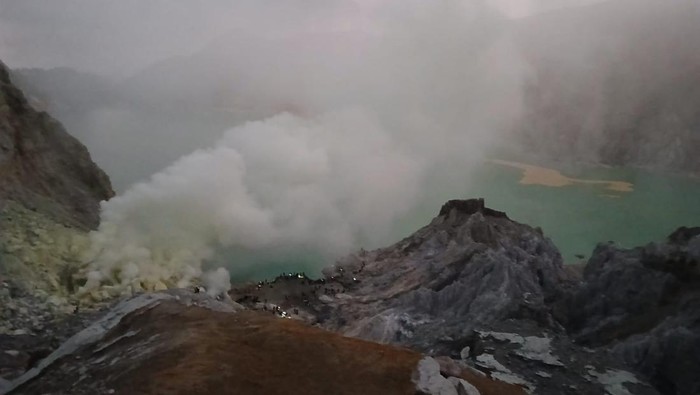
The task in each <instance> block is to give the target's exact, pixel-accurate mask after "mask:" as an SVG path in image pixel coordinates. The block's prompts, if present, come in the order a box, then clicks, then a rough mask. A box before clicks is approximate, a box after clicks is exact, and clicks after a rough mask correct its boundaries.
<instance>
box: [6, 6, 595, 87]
mask: <svg viewBox="0 0 700 395" xmlns="http://www.w3.org/2000/svg"><path fill="white" fill-rule="evenodd" d="M595 1H597V0H486V2H487V3H489V4H490V5H492V6H494V7H495V8H497V9H498V10H500V11H501V12H502V13H504V14H505V15H507V16H508V17H521V16H525V15H529V14H533V13H537V12H541V11H546V10H550V9H554V8H559V7H566V6H571V5H577V4H582V3H591V2H595ZM464 2H465V3H478V1H475V0H472V1H469V0H465V1H464ZM407 3H420V1H419V0H405V1H403V2H396V1H393V0H354V1H353V0H237V1H228V0H207V1H206V2H192V1H184V0H149V1H143V0H119V1H111V0H60V1H52V0H22V1H13V0H0V60H2V61H4V62H5V63H8V64H9V65H10V67H42V68H50V67H56V66H68V67H71V68H75V69H80V70H86V71H93V72H98V73H103V74H110V75H117V76H126V75H129V74H131V73H133V72H134V71H136V70H138V69H141V68H143V67H145V66H147V65H149V64H151V63H153V62H155V61H158V60H161V59H164V58H168V57H171V56H173V55H181V54H182V55H186V54H189V53H191V52H194V51H196V50H197V49H199V48H201V47H202V46H203V45H205V44H206V43H207V42H209V41H211V40H212V39H214V38H216V37H217V36H219V35H221V34H223V33H225V32H229V31H232V30H235V29H247V28H250V24H251V23H255V24H256V27H257V28H258V29H267V30H269V31H270V32H274V31H279V32H284V30H285V29H286V28H290V26H289V23H292V22H290V21H293V23H294V24H295V25H296V26H295V28H296V29H298V27H299V25H303V26H305V27H306V28H308V29H310V30H313V29H318V30H320V31H327V30H328V29H329V28H331V27H333V28H335V29H338V30H344V29H345V30H358V29H360V30H361V29H371V28H372V26H370V23H369V22H368V20H370V19H376V18H377V17H378V16H381V15H382V13H386V9H387V8H392V9H396V8H401V4H407ZM397 4H398V5H399V6H398V7H397Z"/></svg>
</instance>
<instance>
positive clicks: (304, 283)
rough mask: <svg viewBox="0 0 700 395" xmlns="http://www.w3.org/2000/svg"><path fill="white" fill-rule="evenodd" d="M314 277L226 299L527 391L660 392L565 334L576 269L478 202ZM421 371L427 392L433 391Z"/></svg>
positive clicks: (451, 206) (434, 382)
mask: <svg viewBox="0 0 700 395" xmlns="http://www.w3.org/2000/svg"><path fill="white" fill-rule="evenodd" d="M324 273H325V277H324V278H323V279H320V280H311V279H308V278H306V277H305V276H303V275H294V274H292V275H286V276H282V277H280V278H278V279H276V280H274V281H272V282H261V283H259V284H257V285H255V286H253V287H247V288H246V287H242V288H237V289H234V290H233V292H232V297H233V298H234V299H236V300H239V301H240V302H241V303H244V304H245V305H247V306H250V307H251V308H254V309H261V310H267V311H273V312H276V313H278V314H281V315H283V316H287V315H289V316H292V317H298V318H300V319H304V320H307V321H309V322H312V323H315V324H318V325H320V326H322V327H325V328H328V329H331V330H335V331H339V332H341V333H344V334H346V335H349V336H353V337H359V338H363V339H368V340H374V341H378V342H383V343H391V344H397V345H402V346H408V347H410V348H413V349H416V350H419V351H421V352H424V353H427V354H429V355H443V356H448V357H450V358H452V360H453V362H454V363H456V364H460V365H461V366H464V367H471V368H472V369H476V370H478V371H481V372H483V374H486V375H488V376H489V377H491V378H494V379H498V380H500V381H505V382H508V383H512V384H515V385H521V386H523V387H524V388H526V389H528V391H530V392H531V393H536V394H545V395H546V394H552V395H555V394H556V395H559V394H601V393H606V392H608V393H620V394H625V393H631V394H637V395H641V394H650V395H653V394H658V393H659V392H658V391H657V390H656V389H655V388H653V387H651V386H650V385H648V384H647V383H646V380H645V377H644V376H642V375H639V374H636V373H634V372H632V371H630V369H631V365H630V364H628V363H627V362H626V360H625V359H624V358H620V357H616V356H614V355H610V353H608V350H607V348H605V347H593V346H591V347H590V348H587V347H583V346H581V345H580V344H577V343H576V342H575V340H576V338H571V337H570V336H569V334H568V333H567V328H569V327H570V326H571V325H573V324H572V322H573V319H572V320H571V321H569V320H568V319H567V318H566V317H568V316H567V315H566V314H565V313H570V314H571V315H572V316H576V314H577V313H578V312H579V310H580V309H581V307H582V306H585V303H582V302H572V303H571V304H569V305H567V304H566V301H571V300H572V299H571V298H572V296H571V295H575V294H577V292H579V290H580V289H581V288H580V287H582V284H583V283H582V282H581V277H580V275H578V276H577V274H576V272H575V271H572V270H568V269H567V268H566V267H565V266H564V265H563V264H562V259H561V256H560V254H559V252H558V250H557V249H556V247H554V245H553V244H552V242H551V241H550V240H549V239H547V238H546V237H544V235H543V234H542V232H541V231H540V230H538V229H535V228H532V227H530V226H527V225H524V224H520V223H517V222H515V221H512V220H510V219H509V218H508V217H507V216H506V214H504V213H502V212H499V211H497V210H493V209H489V208H487V207H485V206H484V201H483V200H482V199H471V200H454V201H450V202H447V203H446V204H445V205H444V206H443V207H442V209H441V210H440V213H439V215H438V216H437V217H436V218H434V219H433V221H432V222H431V223H430V224H429V225H427V226H425V227H424V228H422V229H420V230H418V231H417V232H416V233H414V234H413V235H411V236H409V237H407V238H405V239H404V240H401V241H399V242H398V243H396V244H394V245H392V246H389V247H386V248H381V249H378V250H375V251H360V252H359V253H357V254H353V255H351V256H349V257H347V258H345V259H342V260H340V261H339V262H338V263H337V264H336V265H335V266H333V267H330V268H328V269H327V270H325V272H324ZM620 280H621V281H626V280H625V279H620ZM611 281H612V283H614V282H615V281H618V280H617V279H614V280H611ZM591 299H593V300H595V297H593V296H591ZM577 303H580V306H579V304H577ZM428 368H430V366H427V365H426V369H428ZM430 371H434V369H433V368H430V369H428V370H426V375H425V377H424V378H425V380H424V381H423V382H424V384H425V386H426V388H428V387H430V388H442V386H443V385H444V384H445V382H444V381H443V380H440V379H439V378H437V377H434V379H430V377H433V376H434V375H433V376H431V375H430V374H429V372H430ZM640 371H641V370H640Z"/></svg>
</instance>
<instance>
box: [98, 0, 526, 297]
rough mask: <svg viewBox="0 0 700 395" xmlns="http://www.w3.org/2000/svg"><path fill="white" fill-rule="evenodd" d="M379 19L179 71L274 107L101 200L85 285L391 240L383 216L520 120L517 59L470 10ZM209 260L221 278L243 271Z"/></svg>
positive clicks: (454, 180) (424, 193)
mask: <svg viewBox="0 0 700 395" xmlns="http://www.w3.org/2000/svg"><path fill="white" fill-rule="evenodd" d="M387 10H388V11H387ZM385 11H386V12H379V13H377V12H376V10H373V12H372V13H371V14H368V15H367V18H368V19H367V20H366V21H364V23H363V24H362V28H361V29H358V30H356V31H350V32H348V31H345V32H343V33H342V34H339V35H338V34H337V32H336V31H333V29H330V30H329V31H323V29H328V28H327V27H322V28H319V29H321V30H322V31H320V32H319V31H314V32H313V33H312V34H309V32H308V31H306V30H308V29H306V26H305V27H304V29H300V30H304V32H302V33H299V34H293V33H288V34H285V35H284V37H283V39H274V38H272V39H271V38H269V37H267V38H265V39H260V40H258V39H256V38H254V37H255V36H256V33H255V32H249V33H250V36H245V37H246V39H244V40H243V41H241V39H240V38H231V40H230V41H227V42H226V45H220V46H215V47H214V48H209V49H207V51H209V52H206V51H205V52H206V53H207V54H208V55H206V56H205V55H201V57H196V56H195V57H194V58H193V59H191V62H190V63H188V66H189V68H192V69H193V70H195V71H194V72H193V73H194V74H192V75H190V77H191V78H200V76H199V74H202V75H201V78H202V79H205V80H206V79H211V80H212V82H213V83H214V84H216V83H218V82H220V83H221V84H223V86H229V85H228V84H230V86H231V89H232V90H235V91H236V92H237V95H238V96H237V97H238V99H239V100H243V101H245V100H249V101H252V102H254V103H255V105H256V106H259V107H265V108H268V109H274V108H279V109H281V110H287V111H282V112H281V113H279V114H277V115H274V116H272V117H269V118H266V119H262V120H258V121H252V122H248V123H245V124H242V125H240V126H237V127H235V128H233V129H231V130H228V131H227V132H225V133H224V135H223V137H222V138H221V139H220V140H219V141H218V142H217V143H216V144H214V145H213V146H212V147H210V148H205V149H199V150H197V151H195V152H193V153H191V154H189V155H186V156H184V157H182V158H180V159H179V160H177V161H176V162H175V163H173V164H172V165H171V166H169V167H168V168H166V169H165V170H163V171H161V172H159V173H158V174H155V175H154V176H152V177H151V178H150V180H148V181H146V182H143V183H139V184H136V185H134V186H133V187H131V188H130V189H129V190H127V191H126V192H125V193H123V194H121V195H120V196H118V197H116V198H114V199H112V200H111V201H109V202H106V203H104V205H103V211H102V225H101V226H100V228H99V230H98V231H96V232H94V233H93V234H92V235H91V239H92V248H91V250H90V252H89V253H88V254H87V257H86V260H87V261H89V262H90V273H89V275H88V283H87V284H86V289H88V290H90V289H95V288H96V287H97V286H99V285H102V286H105V287H107V289H114V290H116V291H119V292H122V291H125V290H133V289H139V288H158V287H162V286H175V285H177V286H184V285H187V284H189V283H190V282H191V281H192V280H193V279H195V278H201V277H202V276H203V275H202V272H203V270H204V269H203V268H204V266H203V264H205V263H206V262H214V261H216V262H221V261H222V260H221V257H220V256H219V257H217V255H218V254H219V253H220V252H221V251H222V250H226V249H234V250H241V251H253V252H255V251H269V250H284V251H294V250H304V251H313V252H314V253H317V254H320V255H322V256H325V257H327V258H328V259H332V258H333V257H336V256H338V255H340V254H344V253H347V252H349V251H351V250H352V249H354V248H358V247H360V244H362V243H363V242H364V241H366V240H371V241H373V242H377V241H382V242H383V241H388V240H390V239H391V237H393V236H392V235H391V229H392V225H393V224H394V223H395V221H396V220H397V219H399V218H401V217H402V216H404V215H406V213H407V212H409V211H410V210H411V209H413V208H415V207H416V205H418V204H424V203H425V202H427V201H431V199H437V197H436V196H435V193H434V191H431V190H430V189H429V188H428V187H427V185H429V184H430V185H436V183H437V184H439V185H442V186H443V187H444V188H442V189H443V191H445V190H450V189H451V188H454V189H455V190H461V189H462V188H463V187H462V186H463V185H465V184H466V182H467V179H468V177H469V174H468V173H469V171H468V169H469V167H470V166H471V164H473V163H475V162H476V161H479V160H480V159H481V158H482V155H483V154H484V150H485V149H486V148H487V147H488V145H489V142H490V141H492V140H493V139H494V138H495V137H496V136H498V135H499V134H500V132H501V131H502V130H504V129H507V128H508V126H509V122H511V121H512V120H513V119H514V118H515V114H517V112H518V111H519V105H520V88H521V87H520V81H521V79H522V73H523V70H522V66H521V63H520V61H519V57H518V54H517V53H516V52H515V51H513V50H512V48H511V47H510V46H509V44H508V37H507V32H505V31H503V29H502V28H501V23H500V22H501V19H500V17H499V16H498V14H496V13H495V12H493V11H492V10H491V9H490V8H488V7H486V6H485V5H483V4H479V3H475V4H470V5H465V4H464V3H461V2H453V1H447V2H435V3H433V2H431V3H430V4H427V3H424V2H415V3H414V2H408V3H403V5H401V6H398V5H397V4H394V5H393V6H387V8H386V10H385ZM389 11H391V12H389ZM377 15H379V16H377ZM387 15H389V16H387ZM329 37H330V38H329ZM246 40H248V41H249V42H248V43H247V44H246V43H245V42H244V41H246ZM250 42H253V43H260V45H259V46H258V45H251V44H250ZM339 45H343V47H342V48H340V47H338V46H339ZM212 51H213V52H214V53H215V56H212V55H211V52H212ZM212 59H216V62H213V60H212ZM198 62H199V63H198ZM193 65H194V66H193ZM199 66H201V68H200V67H199ZM207 67H208V68H207ZM202 68H205V69H207V70H209V71H210V72H204V73H202ZM171 88H172V89H175V91H177V89H178V86H177V82H176V81H174V82H173V85H171ZM186 91H187V90H186V89H185V88H183V90H182V92H183V93H185V92H186ZM192 132H193V133H197V131H196V130H194V131H192ZM162 143H163V144H167V141H164V142H162ZM439 199H442V198H441V197H439ZM327 263H330V262H327ZM223 264H224V265H225V266H226V267H227V268H228V269H229V270H230V272H231V273H232V274H235V273H236V271H237V269H238V268H239V266H238V265H242V264H243V263H240V262H237V261H236V256H228V257H226V259H224V262H223ZM219 274H221V273H219ZM204 277H205V278H211V276H210V275H209V274H205V275H204ZM109 287H112V288H109Z"/></svg>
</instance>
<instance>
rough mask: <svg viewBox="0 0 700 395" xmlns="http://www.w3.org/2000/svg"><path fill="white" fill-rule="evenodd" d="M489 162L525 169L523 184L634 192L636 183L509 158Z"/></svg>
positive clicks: (521, 180)
mask: <svg viewBox="0 0 700 395" xmlns="http://www.w3.org/2000/svg"><path fill="white" fill-rule="evenodd" d="M489 162H491V163H495V164H499V165H503V166H508V167H513V168H516V169H520V170H522V171H523V177H522V178H521V179H520V184H523V185H544V186H547V187H565V186H571V185H576V184H588V185H601V186H603V187H604V188H605V189H607V190H610V191H615V192H632V191H633V190H634V184H632V183H631V182H627V181H614V180H587V179H580V178H571V177H567V176H565V175H563V174H561V172H559V171H558V170H554V169H548V168H546V167H540V166H535V165H528V164H525V163H519V162H511V161H507V160H500V159H492V160H490V161H489ZM613 196H615V197H619V196H617V195H606V197H613Z"/></svg>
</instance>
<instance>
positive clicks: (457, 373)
mask: <svg viewBox="0 0 700 395" xmlns="http://www.w3.org/2000/svg"><path fill="white" fill-rule="evenodd" d="M6 391H9V393H10V394H15V395H16V394H35V393H61V394H76V395H77V394H91V395H92V394H156V393H158V394H212V393H215V394H293V393H297V394H357V393H361V394H407V395H409V394H435V395H437V394H443V395H458V394H469V395H476V394H484V395H488V394H493V395H495V394H501V395H509V394H523V393H524V392H523V391H522V389H521V388H519V387H517V386H513V385H508V384H505V383H499V382H497V381H493V380H490V379H488V378H486V377H483V376H482V375H479V374H477V373H474V372H473V371H471V370H469V369H465V368H461V367H459V366H458V365H455V364H449V363H445V362H444V361H442V362H438V361H437V360H435V359H433V358H426V357H423V356H421V355H420V354H419V353H417V352H415V351H410V350H408V349H402V348H396V347H392V346H386V345H380V344H377V343H371V342H367V341H362V340H358V339H352V338H348V337H343V336H340V335H338V334H334V333H331V332H328V331H323V330H320V329H317V328H312V327H309V326H306V325H304V324H302V323H300V322H298V321H294V320H287V319H283V318H279V317H277V316H275V315H271V314H265V313H259V312H252V311H244V310H243V308H242V307H241V306H240V305H237V304H235V303H232V302H230V301H227V300H217V299H215V298H212V297H210V296H207V295H206V294H204V293H194V292H192V291H189V290H175V291H169V292H164V293H155V294H144V295H140V296H137V297H135V298H132V299H128V300H126V301H124V302H122V303H120V304H118V305H117V306H115V307H114V308H113V309H112V310H111V311H110V312H109V313H108V314H107V315H105V316H104V317H103V318H101V319H100V320H98V321H96V322H95V323H94V324H93V325H92V326H90V327H89V328H87V329H85V330H84V331H82V332H80V333H78V334H76V335H75V336H73V337H72V338H71V339H69V340H68V341H67V342H65V343H64V344H63V345H61V347H60V348H58V349H57V350H56V351H55V352H54V353H52V354H51V355H49V356H48V357H47V358H46V359H44V360H43V361H41V362H40V363H38V365H37V366H36V367H35V368H34V369H32V370H30V371H28V372H27V373H25V374H24V375H23V376H21V377H19V378H18V379H17V380H15V381H13V382H12V383H8V384H7V387H6ZM0 392H2V391H0Z"/></svg>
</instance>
